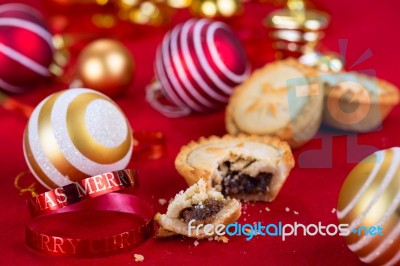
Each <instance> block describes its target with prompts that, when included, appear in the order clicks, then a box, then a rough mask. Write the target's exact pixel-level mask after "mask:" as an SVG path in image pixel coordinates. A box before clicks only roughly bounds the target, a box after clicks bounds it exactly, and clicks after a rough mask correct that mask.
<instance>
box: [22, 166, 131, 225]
mask: <svg viewBox="0 0 400 266" xmlns="http://www.w3.org/2000/svg"><path fill="white" fill-rule="evenodd" d="M136 175H137V174H136V171H133V170H131V169H126V170H119V171H113V172H109V173H104V174H101V175H96V176H92V177H89V178H85V179H82V180H81V181H78V182H74V183H71V184H69V185H66V186H63V187H60V188H56V189H53V190H50V191H47V192H45V193H42V194H40V195H38V196H36V197H33V198H31V199H29V200H28V201H27V203H28V207H29V210H30V212H31V215H32V217H35V216H38V215H41V214H45V213H48V212H51V211H55V210H58V209H60V208H64V207H66V206H68V205H70V204H74V203H77V202H79V201H82V200H86V199H91V198H94V197H98V196H101V195H105V194H108V193H110V192H114V191H118V190H121V189H123V188H128V187H133V186H134V185H135V178H136Z"/></svg>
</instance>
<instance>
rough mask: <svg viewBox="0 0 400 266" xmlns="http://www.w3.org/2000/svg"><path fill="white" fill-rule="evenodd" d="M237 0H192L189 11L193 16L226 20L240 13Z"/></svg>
mask: <svg viewBox="0 0 400 266" xmlns="http://www.w3.org/2000/svg"><path fill="white" fill-rule="evenodd" d="M242 9H243V8H242V4H241V1H239V0H193V3H192V4H191V5H190V11H191V13H192V14H193V15H194V16H198V17H206V18H216V17H218V18H228V17H232V16H234V15H237V14H239V13H240V12H241V11H242Z"/></svg>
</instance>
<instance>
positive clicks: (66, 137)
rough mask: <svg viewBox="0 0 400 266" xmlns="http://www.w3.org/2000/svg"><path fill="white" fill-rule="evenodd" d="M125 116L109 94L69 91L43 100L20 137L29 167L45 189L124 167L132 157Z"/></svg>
mask: <svg viewBox="0 0 400 266" xmlns="http://www.w3.org/2000/svg"><path fill="white" fill-rule="evenodd" d="M132 145H133V137H132V130H131V127H130V125H129V122H128V120H127V118H126V117H125V115H124V113H123V112H122V111H121V110H120V109H119V107H118V106H117V105H116V104H115V103H114V102H113V101H112V100H111V99H110V98H108V97H107V96H105V95H104V94H102V93H99V92H97V91H95V90H90V89H69V90H65V91H61V92H58V93H54V94H52V95H50V96H49V97H47V98H46V99H44V100H43V101H42V102H41V103H39V105H38V106H37V107H36V108H35V110H34V111H33V113H32V115H31V117H30V119H29V122H28V125H27V127H26V130H25V133H24V145H23V147H24V155H25V160H26V162H27V164H28V166H29V169H30V170H31V172H32V173H33V175H34V176H35V177H36V179H37V180H38V181H39V182H40V183H41V184H42V185H43V186H45V187H46V188H49V189H50V188H56V187H60V186H64V185H67V184H69V183H71V182H74V181H79V180H81V179H83V178H85V177H88V176H93V175H97V174H102V173H105V172H109V171H113V170H120V169H124V168H125V167H126V166H127V165H128V163H129V161H130V159H131V156H132Z"/></svg>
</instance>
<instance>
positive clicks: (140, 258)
mask: <svg viewBox="0 0 400 266" xmlns="http://www.w3.org/2000/svg"><path fill="white" fill-rule="evenodd" d="M133 257H134V258H135V262H143V261H144V256H143V255H142V254H134V255H133Z"/></svg>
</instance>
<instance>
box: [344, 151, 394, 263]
mask: <svg viewBox="0 0 400 266" xmlns="http://www.w3.org/2000/svg"><path fill="white" fill-rule="evenodd" d="M338 218H339V222H340V223H342V224H349V229H350V234H349V235H348V236H346V241H347V243H348V245H349V248H350V249H351V250H352V251H353V252H354V253H356V254H357V255H358V256H359V258H360V260H361V261H363V262H365V263H367V264H372V265H399V263H400V148H398V147H395V148H391V149H387V150H381V151H378V152H376V153H374V154H372V155H370V156H368V157H367V158H365V159H364V160H363V161H361V162H360V163H359V164H358V165H357V166H356V167H355V168H354V169H353V170H352V171H351V172H350V174H349V176H348V177H347V179H346V181H345V183H344V184H343V187H342V189H341V192H340V196H339V205H338ZM378 226H380V227H381V228H383V229H382V234H383V235H382V236H380V235H378V234H377V232H378V229H379V228H378ZM371 227H372V228H373V227H375V231H374V232H372V233H368V234H366V230H365V229H366V228H368V229H371ZM353 230H354V232H353ZM356 230H358V231H361V233H360V234H359V233H358V231H356ZM372 230H374V229H372Z"/></svg>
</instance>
